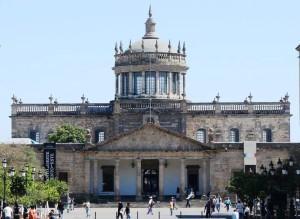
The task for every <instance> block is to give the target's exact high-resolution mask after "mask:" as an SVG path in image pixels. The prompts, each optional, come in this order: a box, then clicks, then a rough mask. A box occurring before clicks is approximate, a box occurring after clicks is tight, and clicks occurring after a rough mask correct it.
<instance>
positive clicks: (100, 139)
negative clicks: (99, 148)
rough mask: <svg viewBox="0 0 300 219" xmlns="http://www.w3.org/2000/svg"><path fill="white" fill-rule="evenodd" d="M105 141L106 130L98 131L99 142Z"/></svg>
mask: <svg viewBox="0 0 300 219" xmlns="http://www.w3.org/2000/svg"><path fill="white" fill-rule="evenodd" d="M102 141H104V132H102V131H100V132H99V133H98V142H102Z"/></svg>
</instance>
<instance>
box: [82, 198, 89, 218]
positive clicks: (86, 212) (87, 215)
mask: <svg viewBox="0 0 300 219" xmlns="http://www.w3.org/2000/svg"><path fill="white" fill-rule="evenodd" d="M83 206H84V208H85V214H86V217H91V212H90V211H91V203H90V202H89V201H86V202H85V203H84V204H83Z"/></svg>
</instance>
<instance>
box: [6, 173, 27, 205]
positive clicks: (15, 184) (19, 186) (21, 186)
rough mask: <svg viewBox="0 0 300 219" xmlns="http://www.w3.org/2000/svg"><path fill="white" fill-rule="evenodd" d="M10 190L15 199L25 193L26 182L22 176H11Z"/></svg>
mask: <svg viewBox="0 0 300 219" xmlns="http://www.w3.org/2000/svg"><path fill="white" fill-rule="evenodd" d="M10 192H11V194H13V195H14V196H15V200H16V201H17V198H18V197H21V196H24V195H25V194H26V182H25V179H24V177H22V176H14V177H11V181H10Z"/></svg>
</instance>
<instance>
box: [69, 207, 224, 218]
mask: <svg viewBox="0 0 300 219" xmlns="http://www.w3.org/2000/svg"><path fill="white" fill-rule="evenodd" d="M221 210H222V213H221V214H219V215H223V216H224V217H219V218H228V216H227V217H226V216H225V212H224V211H225V209H224V207H223V209H221ZM180 212H181V214H182V215H190V216H192V215H201V214H204V213H203V208H179V209H177V210H175V211H174V214H173V216H171V215H170V210H169V209H168V208H154V209H153V215H147V214H146V213H147V209H146V208H131V219H160V218H161V219H177V217H176V215H180ZM95 213H96V215H95ZM214 215H216V214H214ZM159 216H160V217H159ZM86 218H87V217H86V214H85V209H84V208H75V209H74V211H70V212H69V213H67V212H66V211H65V212H64V219H86ZM95 218H96V219H115V218H116V208H91V217H90V219H95ZM189 218H191V217H189ZM194 218H199V217H193V219H194ZM124 219H126V218H124Z"/></svg>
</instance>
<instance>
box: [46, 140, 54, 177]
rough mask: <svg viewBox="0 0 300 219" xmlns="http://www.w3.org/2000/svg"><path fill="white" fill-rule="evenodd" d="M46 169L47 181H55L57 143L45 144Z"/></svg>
mask: <svg viewBox="0 0 300 219" xmlns="http://www.w3.org/2000/svg"><path fill="white" fill-rule="evenodd" d="M44 167H45V169H46V175H45V177H46V179H47V180H49V179H54V178H55V176H56V145H55V143H44Z"/></svg>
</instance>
